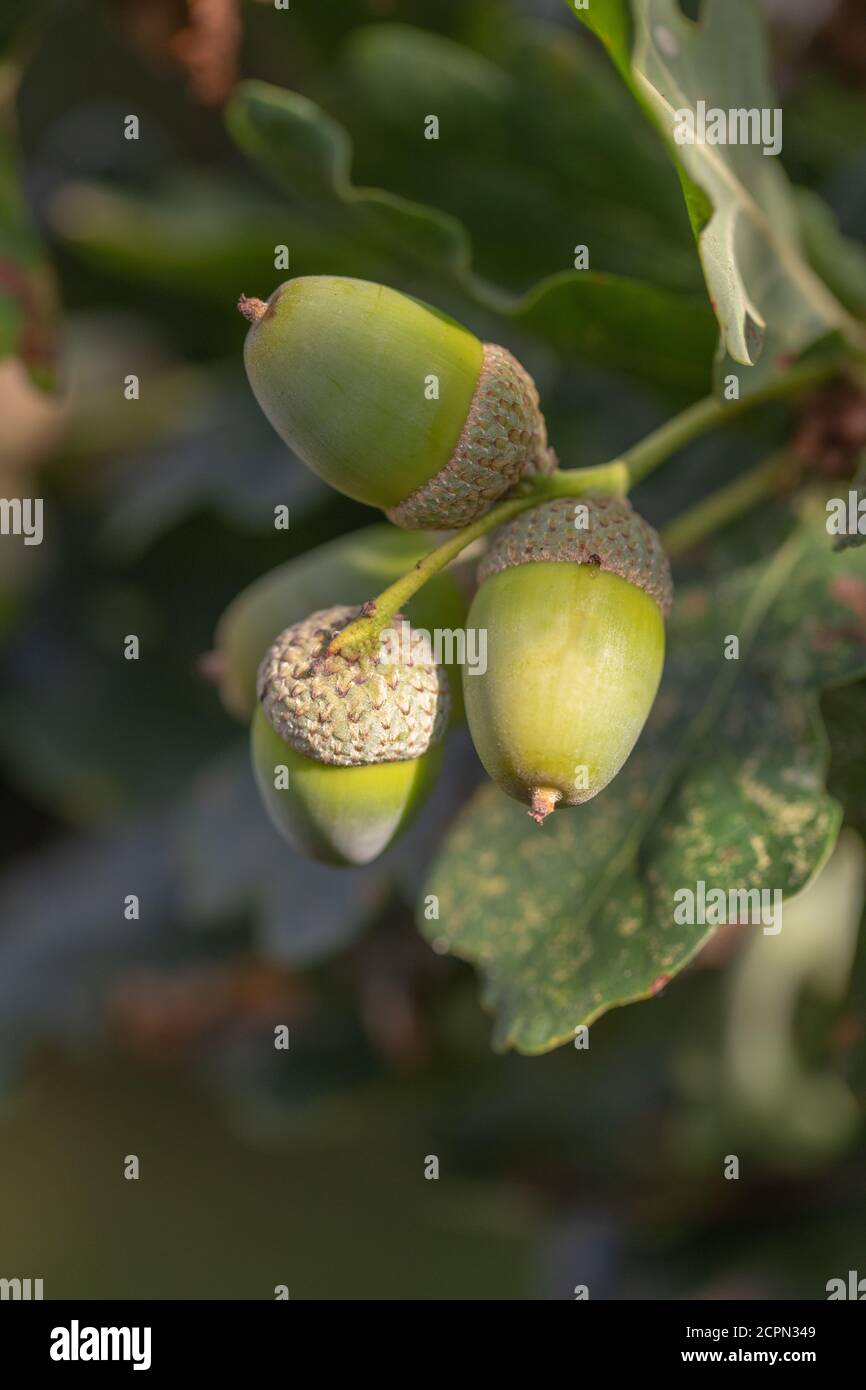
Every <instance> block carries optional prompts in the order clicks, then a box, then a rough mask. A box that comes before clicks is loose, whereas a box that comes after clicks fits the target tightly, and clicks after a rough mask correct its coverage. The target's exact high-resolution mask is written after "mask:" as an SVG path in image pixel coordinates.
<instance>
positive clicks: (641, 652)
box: [463, 497, 673, 824]
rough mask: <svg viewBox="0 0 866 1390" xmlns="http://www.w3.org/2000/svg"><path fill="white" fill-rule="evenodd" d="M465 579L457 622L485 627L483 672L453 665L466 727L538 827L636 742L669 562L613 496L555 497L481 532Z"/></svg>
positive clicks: (595, 786)
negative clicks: (474, 588) (467, 603)
mask: <svg viewBox="0 0 866 1390" xmlns="http://www.w3.org/2000/svg"><path fill="white" fill-rule="evenodd" d="M581 509H582V510H581ZM577 520H583V521H585V522H586V525H585V526H582V527H577V526H576V521H577ZM478 579H479V584H480V588H479V590H478V593H477V594H476V596H475V599H474V602H473V604H472V607H471V609H470V611H469V618H468V620H467V621H468V626H470V627H472V628H476V629H480V630H486V632H487V669H486V671H485V672H484V673H483V674H475V675H473V674H470V673H469V672H467V671H464V676H463V693H464V699H465V703H466V716H467V719H468V722H469V729H470V732H471V734H472V738H473V741H474V743H475V747H476V749H477V751H478V755H479V757H480V759H481V761H482V763H483V764H484V767H485V769H486V771H487V772H488V774H489V775H490V776H491V777H492V778H493V780H494V781H495V782H497V783H498V784H499V786H500V787H501V788H502V789H503V791H505V792H507V793H508V795H509V796H512V797H514V798H515V799H516V800H518V801H522V802H525V803H526V804H527V805H528V806H529V808H530V810H529V814H530V815H531V816H532V817H533V819H534V820H536V821H537V822H538V823H539V824H541V823H542V822H543V821H544V820H545V818H546V817H547V816H548V815H549V814H550V813H551V812H552V811H553V810H555V809H556V808H557V807H561V806H576V805H579V804H580V803H582V802H584V801H589V800H590V799H591V798H592V797H594V796H597V795H598V793H599V792H600V791H601V790H602V789H603V788H604V787H606V786H607V784H608V783H609V782H610V781H611V780H612V778H614V777H615V776H616V774H617V773H618V772H619V770H620V768H621V767H622V765H623V763H624V762H625V761H626V759H627V758H628V756H629V754H630V753H631V751H632V749H633V747H634V745H635V743H636V742H637V739H638V737H639V735H640V733H641V730H642V729H643V726H644V724H645V723H646V720H647V717H648V715H649V712H650V710H651V708H652V705H653V701H654V700H655V696H656V692H657V690H658V686H659V681H660V680H661V674H662V667H663V665H664V651H665V621H664V620H665V618H666V617H667V614H668V612H669V611H670V606H671V602H672V595H673V590H672V584H671V575H670V567H669V565H668V561H667V557H666V556H665V553H664V550H663V549H662V545H661V541H660V539H659V537H658V535H657V533H656V532H655V531H654V530H653V529H652V527H651V526H649V525H648V524H647V522H645V521H644V520H643V519H642V518H641V517H639V516H638V515H637V513H636V512H635V511H634V510H633V508H632V506H631V503H630V502H628V501H627V500H626V499H625V498H617V497H609V498H595V499H594V498H583V499H581V501H580V502H579V503H576V502H575V500H574V499H571V498H564V497H563V498H558V499H556V500H555V501H552V502H547V503H544V504H542V505H541V506H539V507H537V508H535V509H533V510H531V511H527V512H524V513H522V514H521V515H520V516H518V517H516V518H515V519H514V520H513V521H511V522H509V523H508V524H506V525H505V526H502V527H500V528H499V530H498V531H496V532H494V536H493V540H492V544H491V547H490V549H489V551H488V553H487V555H486V556H485V557H484V559H483V560H482V562H481V565H480V567H479V572H478Z"/></svg>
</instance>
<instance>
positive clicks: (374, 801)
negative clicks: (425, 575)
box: [252, 605, 450, 865]
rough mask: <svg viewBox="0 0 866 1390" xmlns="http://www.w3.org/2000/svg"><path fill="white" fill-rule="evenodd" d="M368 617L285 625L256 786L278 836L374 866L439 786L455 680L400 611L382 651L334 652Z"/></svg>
mask: <svg viewBox="0 0 866 1390" xmlns="http://www.w3.org/2000/svg"><path fill="white" fill-rule="evenodd" d="M359 612H360V609H358V608H350V607H347V606H346V605H340V606H338V607H335V608H328V609H324V610H322V611H321V612H318V613H313V614H311V615H310V617H308V618H305V619H304V620H303V621H302V622H300V623H295V624H294V626H292V627H289V628H287V629H286V631H285V632H283V633H281V634H280V636H279V637H278V638H277V640H276V641H275V642H274V643H273V644H272V646H271V647H270V648H269V649H268V651H267V652H266V654H265V657H264V660H263V661H262V664H261V666H260V668H259V677H258V697H259V709H258V710H257V712H256V715H255V718H254V720H253V728H252V754H253V765H254V768H255V773H256V780H257V782H258V785H259V790H260V792H261V795H262V798H263V800H264V802H265V806H266V807H267V810H268V813H269V815H270V817H271V819H272V821H273V822H274V824H275V826H276V827H277V829H278V830H279V831H280V832H281V833H282V834H283V835H284V836H285V838H286V839H287V840H288V841H289V842H290V844H292V845H294V847H295V848H297V849H300V850H301V851H303V852H305V853H307V854H310V855H312V856H313V857H314V858H316V859H321V860H323V861H325V862H326V863H332V864H355V865H358V864H367V863H369V862H370V861H371V860H372V859H375V858H376V856H377V855H379V854H381V852H382V850H383V849H385V847H386V846H387V845H388V844H390V843H391V841H392V840H393V839H394V838H395V836H396V835H397V834H398V833H399V832H400V831H402V830H403V829H405V827H406V825H408V823H409V821H410V820H411V818H412V816H413V815H414V814H415V812H416V811H417V810H418V808H419V807H420V805H421V804H422V802H423V800H424V797H425V796H426V794H427V792H428V791H429V789H430V787H431V785H432V783H433V781H434V780H435V776H436V772H437V770H438V764H439V760H440V756H441V746H439V745H440V742H441V739H442V735H443V733H444V730H445V727H446V725H447V722H448V710H449V702H450V695H449V688H448V678H447V676H446V674H445V672H444V670H443V669H442V667H441V666H438V665H437V664H436V662H435V661H433V659H432V656H431V654H430V652H429V649H428V646H427V643H426V641H425V640H423V639H422V638H420V637H419V635H418V634H415V633H413V632H412V630H411V628H409V625H408V624H404V620H403V618H402V615H399V614H398V615H397V616H396V617H395V618H394V620H393V624H392V626H391V628H389V629H388V630H387V631H386V633H385V634H383V636H384V638H385V639H387V641H386V642H383V644H382V645H381V646H380V648H379V649H377V650H376V651H375V652H373V653H370V654H366V655H360V656H344V655H343V654H342V653H339V654H337V655H334V656H331V655H330V654H329V652H328V646H329V644H330V642H331V641H332V639H333V638H334V636H335V635H336V634H337V633H338V632H340V631H342V629H343V628H344V627H346V626H347V625H348V624H349V623H350V622H351V621H352V620H353V619H354V618H356V617H357V616H358V614H359Z"/></svg>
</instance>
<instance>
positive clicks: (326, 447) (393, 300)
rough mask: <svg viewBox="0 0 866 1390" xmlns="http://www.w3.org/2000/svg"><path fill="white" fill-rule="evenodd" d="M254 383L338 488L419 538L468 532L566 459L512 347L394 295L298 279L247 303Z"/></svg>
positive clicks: (285, 434) (346, 282) (310, 460)
mask: <svg viewBox="0 0 866 1390" xmlns="http://www.w3.org/2000/svg"><path fill="white" fill-rule="evenodd" d="M238 307H239V309H240V310H241V312H242V313H243V314H244V315H245V317H246V318H247V319H248V320H249V321H250V325H251V326H250V330H249V332H248V334H247V338H246V343H245V345H244V360H245V363H246V369H247V376H248V377H249V381H250V385H251V386H252V389H253V392H254V394H255V397H256V400H257V401H258V403H259V405H260V406H261V408H262V410H263V411H264V413H265V415H266V416H267V418H268V420H269V421H270V422H271V424H272V425H273V427H274V429H275V430H276V431H277V433H278V434H279V435H280V436H281V438H282V439H284V440H285V442H286V443H287V444H288V445H289V446H290V448H291V449H293V450H294V452H295V453H296V454H297V455H298V457H299V458H301V459H302V460H303V461H304V463H306V465H307V466H308V467H309V468H311V469H312V470H313V472H314V473H317V474H318V475H319V477H321V478H323V479H324V480H325V482H327V483H328V484H330V486H331V487H333V488H336V490H337V491H338V492H342V493H345V494H346V495H347V496H348V497H353V498H355V499H356V500H357V501H359V502H365V503H367V504H368V505H369V506H373V507H380V508H381V509H382V510H383V511H384V512H385V513H386V514H387V516H388V517H389V518H390V520H391V521H393V522H394V523H395V524H396V525H398V526H401V527H404V528H406V529H408V530H419V529H420V530H423V529H425V528H426V529H432V530H450V529H459V528H462V527H464V526H467V525H469V523H470V522H472V521H475V520H476V519H477V518H478V517H480V516H483V515H484V513H485V512H486V511H488V510H489V509H490V507H491V506H492V505H493V504H494V502H496V501H497V499H498V498H499V497H501V496H502V495H503V493H505V492H507V491H508V490H509V489H510V488H511V487H513V486H514V484H515V483H516V482H517V481H518V480H519V479H520V478H521V477H522V476H523V475H524V474H528V473H537V472H549V471H551V470H552V469H553V468H554V467H555V458H554V456H553V454H552V452H551V450H550V449H549V447H548V443H547V429H546V426H545V423H544V417H543V415H542V414H541V411H540V409H539V405H538V392H537V390H536V388H535V383H534V382H533V380H532V378H531V377H530V376H529V375H528V373H527V372H526V371H524V369H523V367H522V366H521V365H520V363H519V362H518V361H517V360H516V358H514V357H512V355H511V353H510V352H508V351H507V350H506V349H505V348H503V347H498V346H496V345H495V344H492V343H482V342H480V341H479V339H478V338H476V337H475V336H474V334H472V333H470V332H469V331H468V330H467V329H465V328H463V327H462V326H461V325H460V324H458V323H456V322H455V321H454V320H453V319H451V318H448V317H447V316H446V315H445V314H442V313H439V311H438V310H436V309H433V308H431V307H430V306H429V305H426V304H423V303H421V301H420V300H417V299H412V298H410V297H409V296H407V295H404V294H399V293H398V292H397V291H396V290H392V289H388V288H387V287H386V286H384V285H376V284H372V283H370V282H368V281H366V280H352V279H347V278H342V277H339V276H329V275H312V276H304V277H300V278H298V279H295V280H287V281H286V282H285V284H282V285H280V287H279V288H278V289H276V290H275V291H274V293H273V294H272V295H271V297H270V299H269V300H268V301H267V303H266V304H265V303H263V302H262V300H259V299H248V298H247V297H246V296H245V295H242V296H241V299H240V302H239V304H238Z"/></svg>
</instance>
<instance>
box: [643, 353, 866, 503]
mask: <svg viewBox="0 0 866 1390" xmlns="http://www.w3.org/2000/svg"><path fill="white" fill-rule="evenodd" d="M845 361H846V359H845V357H843V356H842V355H841V354H833V355H832V356H828V357H822V358H821V359H820V360H819V359H816V360H815V361H814V362H812V361H809V362H800V363H798V364H797V366H795V367H792V368H791V369H790V371H788V372H786V373H784V375H782V376H779V377H777V378H776V379H775V380H774V381H772V382H771V383H770V384H769V385H768V386H766V387H764V389H763V390H762V391H756V392H754V393H753V394H752V395H750V396H742V397H740V399H739V400H735V401H725V400H719V399H718V398H717V397H715V396H705V397H704V399H703V400H700V401H696V402H695V404H694V405H690V406H689V407H688V409H687V410H684V411H682V412H681V414H679V415H675V416H674V418H673V419H672V420H668V421H666V422H665V424H663V425H661V426H659V428H658V429H657V430H653V432H652V434H648V435H647V436H646V438H645V439H642V440H641V441H640V443H639V444H635V445H634V447H633V448H631V449H628V450H627V451H626V452H625V453H624V454H623V456H622V461H623V462H624V463H625V464H626V466H627V468H628V475H629V488H632V487H633V486H634V484H635V483H637V482H639V481H640V480H641V478H645V477H646V476H647V474H649V473H652V472H653V470H654V469H656V468H658V466H659V464H660V463H664V462H665V460H666V459H668V458H670V456H671V454H675V453H676V452H677V451H678V450H679V449H682V448H684V447H685V445H686V444H690V443H691V442H692V440H693V439H698V438H700V436H701V435H702V434H706V433H707V432H708V431H709V430H712V429H715V428H716V427H717V426H719V425H726V424H728V422H729V421H731V420H735V419H737V418H738V417H739V416H740V415H745V414H746V413H747V411H749V410H751V409H752V408H753V407H755V406H759V405H767V404H769V402H771V401H779V400H784V399H785V398H786V397H788V396H794V395H797V394H798V392H800V391H805V390H808V388H809V387H810V386H818V385H820V383H821V382H822V381H826V380H827V379H828V378H829V377H831V376H836V375H837V374H838V373H839V371H840V370H842V369H843V367H844V363H845Z"/></svg>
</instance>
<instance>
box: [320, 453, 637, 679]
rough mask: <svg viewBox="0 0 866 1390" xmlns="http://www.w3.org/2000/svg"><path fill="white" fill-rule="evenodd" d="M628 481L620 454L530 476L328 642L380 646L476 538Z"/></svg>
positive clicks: (354, 648)
mask: <svg viewBox="0 0 866 1390" xmlns="http://www.w3.org/2000/svg"><path fill="white" fill-rule="evenodd" d="M627 486H628V470H627V469H626V467H625V465H624V464H623V463H621V462H620V461H619V460H616V461H615V462H613V463H603V464H601V465H599V467H598V468H570V469H568V470H567V471H565V472H557V473H552V474H547V475H546V476H545V475H541V476H538V477H535V478H527V479H525V480H524V481H523V482H522V483H521V484H519V486H518V487H517V488H515V490H514V492H515V493H516V494H517V495H514V494H512V496H510V497H509V498H508V500H507V501H505V502H500V503H499V504H498V505H497V506H495V507H492V508H491V510H490V511H489V512H486V513H485V514H484V516H482V517H479V519H478V521H474V522H473V523H472V525H471V526H467V527H465V529H464V530H462V531H458V532H457V534H456V535H455V536H452V537H451V539H450V540H447V541H445V542H444V543H443V544H442V545H440V546H437V547H436V549H435V550H431V551H430V553H429V554H428V555H425V556H424V558H423V559H422V560H419V561H418V563H417V564H416V565H415V567H414V569H411V570H410V571H409V573H408V574H404V575H401V577H400V578H399V579H397V580H395V581H394V583H393V584H389V585H388V588H387V589H383V590H382V592H381V594H378V595H377V596H376V598H374V599H371V600H370V602H369V603H365V604H364V607H363V608H362V610H361V616H360V617H359V618H356V619H355V621H354V622H353V623H350V624H349V626H348V627H344V628H343V630H342V632H339V633H338V634H337V636H336V637H335V638H334V640H333V642H332V643H331V645H330V647H329V649H328V650H329V651H330V653H331V655H334V654H335V653H336V652H347V653H351V654H355V655H357V654H358V653H359V652H362V651H370V650H372V649H373V647H375V645H376V643H377V642H378V640H379V636H380V634H381V633H382V632H384V630H385V628H386V627H388V626H389V624H390V622H391V620H392V619H393V617H394V616H395V614H397V613H399V611H400V609H401V608H402V607H403V605H404V604H405V603H408V601H409V599H410V598H412V597H413V595H414V594H417V592H418V590H419V589H421V588H423V586H424V585H425V584H426V583H427V580H428V579H432V578H433V575H434V574H438V573H439V571H440V570H441V569H444V568H445V566H446V565H450V563H451V561H452V560H455V559H456V558H457V556H458V555H459V554H460V552H461V551H463V550H465V549H466V547H467V546H468V545H471V544H472V542H473V541H476V540H478V538H479V537H480V536H484V535H486V534H487V532H488V531H492V530H493V528H494V527H495V526H501V525H502V523H503V522H504V521H510V520H511V518H512V517H513V516H518V515H519V514H520V512H525V511H528V509H529V508H530V507H537V506H538V504H539V502H545V501H547V500H548V499H549V498H551V497H586V496H587V495H589V494H591V493H595V494H605V495H607V496H617V497H622V496H624V495H625V492H626V488H627Z"/></svg>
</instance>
